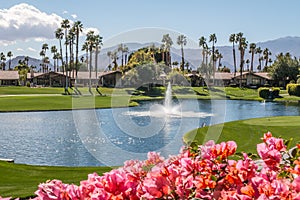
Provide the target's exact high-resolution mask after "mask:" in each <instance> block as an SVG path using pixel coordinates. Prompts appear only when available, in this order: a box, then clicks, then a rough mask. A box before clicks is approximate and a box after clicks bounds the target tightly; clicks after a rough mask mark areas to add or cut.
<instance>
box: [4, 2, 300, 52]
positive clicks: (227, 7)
mask: <svg viewBox="0 0 300 200" xmlns="http://www.w3.org/2000/svg"><path fill="white" fill-rule="evenodd" d="M21 3H26V4H28V5H30V6H34V7H35V8H36V9H38V10H39V11H40V12H41V13H45V14H47V15H52V14H55V16H56V17H61V18H68V19H71V20H74V21H76V20H80V21H82V23H83V24H84V26H85V27H86V28H96V29H97V30H99V32H100V35H101V36H103V38H104V44H106V41H109V40H115V39H114V38H115V36H116V35H119V34H121V35H122V34H123V35H124V32H126V31H131V32H130V37H131V40H132V41H134V40H135V39H136V40H139V39H138V38H139V37H141V36H143V37H144V38H145V40H147V38H149V40H157V42H159V41H160V38H159V37H160V36H156V38H155V37H154V35H155V34H151V33H148V34H147V31H146V32H144V33H142V34H141V33H140V32H135V31H132V30H135V29H142V28H145V27H147V28H149V27H156V28H158V29H161V30H174V31H175V32H176V33H177V32H179V33H182V34H185V35H186V36H187V37H188V38H189V39H191V40H192V41H194V44H197V42H198V38H199V37H200V36H205V37H209V35H210V34H212V33H215V34H216V35H217V39H218V41H217V45H230V43H229V42H228V37H229V35H230V34H231V33H237V32H243V33H244V35H245V37H246V38H247V40H248V41H249V42H262V41H267V40H272V39H277V38H280V37H285V36H300V28H299V26H300V23H299V21H298V19H300V12H299V7H300V1H298V0H289V1H281V0H252V1H241V0H240V1H238V0H214V1H208V0H206V1H202V0H187V1H182V0H181V1H179V0H173V1H171V0H164V1H162V0H151V1H142V0H128V1H122V0H120V1H119V0H86V1H82V0H63V1H62V0H40V1H38V0H27V1H25V0H23V1H22V0H9V1H7V0H0V6H1V7H0V21H1V17H2V18H3V15H1V12H2V13H3V12H6V11H7V10H9V9H10V8H11V7H13V6H16V5H19V4H21ZM14 14H16V13H14ZM19 14H20V15H22V13H19ZM27 15H30V13H29V14H25V16H27ZM7 16H10V15H6V18H8V17H7ZM25 16H24V14H23V16H20V20H19V21H21V19H23V18H24V17H25ZM11 17H12V18H15V16H11ZM36 17H37V18H38V16H36ZM42 18H44V17H42ZM30 19H31V18H28V20H27V26H30V25H31V24H32V23H31V22H28V21H30ZM35 20H36V21H38V19H35ZM35 20H34V21H35ZM41 20H42V19H41ZM51 20H53V18H51V19H49V20H48V22H49V21H51ZM24 23H26V22H24ZM1 24H3V23H0V30H1V29H2V30H1V31H0V52H2V51H4V52H6V51H9V50H11V51H13V52H15V53H14V55H21V54H28V55H30V56H33V57H39V51H40V48H41V47H40V46H41V45H42V43H44V42H46V43H49V44H50V45H51V44H56V45H57V41H56V40H52V39H51V37H52V35H53V32H54V30H53V31H51V28H52V29H54V27H55V25H53V23H52V24H50V25H46V27H44V28H43V27H42V28H41V29H43V30H37V28H36V29H29V30H27V29H26V30H24V31H23V32H22V33H24V34H23V35H21V36H20V35H19V36H17V34H16V35H15V32H14V29H4V28H3V27H1ZM28 24H29V25H28ZM52 25H53V26H52ZM10 26H13V23H10ZM20 27H22V26H21V25H20ZM6 28H7V27H6ZM7 30H9V32H7V33H6V31H7ZM30 30H32V34H33V35H34V37H29V36H28V35H30ZM43 31H44V32H46V31H47V33H43ZM27 32H28V33H27ZM162 32H163V31H162ZM38 33H41V37H38ZM19 34H20V33H19ZM43 34H44V35H43ZM7 35H9V38H6V36H7ZM125 35H126V34H125ZM14 37H15V38H14ZM161 37H162V36H161ZM121 38H122V37H121ZM150 38H151V39H150ZM141 40H143V39H141ZM173 40H174V43H175V40H176V38H174V39H173ZM117 42H119V41H116V43H117ZM190 43H191V42H190Z"/></svg>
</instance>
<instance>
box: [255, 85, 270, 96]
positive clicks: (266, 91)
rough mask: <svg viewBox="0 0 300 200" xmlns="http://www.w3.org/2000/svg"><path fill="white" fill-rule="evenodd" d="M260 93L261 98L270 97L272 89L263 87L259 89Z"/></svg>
mask: <svg viewBox="0 0 300 200" xmlns="http://www.w3.org/2000/svg"><path fill="white" fill-rule="evenodd" d="M258 95H259V96H260V97H261V98H264V99H268V98H269V97H270V89H269V88H266V87H261V88H259V89H258Z"/></svg>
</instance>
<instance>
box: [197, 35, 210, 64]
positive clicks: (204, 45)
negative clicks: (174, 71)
mask: <svg viewBox="0 0 300 200" xmlns="http://www.w3.org/2000/svg"><path fill="white" fill-rule="evenodd" d="M199 46H200V47H202V65H204V59H205V54H206V49H207V48H208V46H207V43H206V38H205V37H204V36H202V37H200V38H199Z"/></svg>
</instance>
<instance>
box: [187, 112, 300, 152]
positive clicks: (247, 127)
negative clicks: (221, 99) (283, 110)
mask: <svg viewBox="0 0 300 200" xmlns="http://www.w3.org/2000/svg"><path fill="white" fill-rule="evenodd" d="M268 131H270V132H271V133H272V134H273V136H275V137H282V138H284V139H286V140H289V139H290V138H293V143H292V144H293V145H295V144H296V142H300V134H299V131H300V116H285V117H270V118H255V119H247V120H239V121H233V122H227V123H224V124H217V125H213V126H207V127H203V128H199V129H195V130H193V131H190V132H188V133H186V134H185V135H184V137H183V140H184V142H185V143H186V144H191V143H194V144H203V143H205V141H207V140H209V139H214V140H215V141H217V142H218V143H219V142H221V141H229V140H234V141H235V142H236V143H237V145H238V149H237V151H238V152H242V151H243V152H251V153H256V144H258V143H261V142H262V141H261V139H260V138H261V137H262V136H263V134H264V133H266V132H268Z"/></svg>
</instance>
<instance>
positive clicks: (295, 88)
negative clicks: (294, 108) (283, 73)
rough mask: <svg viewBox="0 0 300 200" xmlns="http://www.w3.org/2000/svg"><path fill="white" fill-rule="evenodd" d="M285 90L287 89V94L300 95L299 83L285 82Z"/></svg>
mask: <svg viewBox="0 0 300 200" xmlns="http://www.w3.org/2000/svg"><path fill="white" fill-rule="evenodd" d="M286 90H287V91H288V93H289V95H293V96H298V97H300V84H294V83H290V84H287V86H286Z"/></svg>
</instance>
